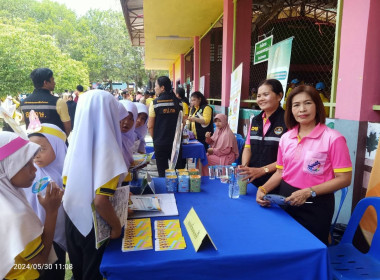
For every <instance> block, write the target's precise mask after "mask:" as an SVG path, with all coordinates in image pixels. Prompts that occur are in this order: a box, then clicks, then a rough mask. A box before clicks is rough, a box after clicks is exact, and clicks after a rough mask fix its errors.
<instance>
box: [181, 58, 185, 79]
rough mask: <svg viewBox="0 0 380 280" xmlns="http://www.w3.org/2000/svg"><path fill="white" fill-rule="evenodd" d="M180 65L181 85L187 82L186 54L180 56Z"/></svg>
mask: <svg viewBox="0 0 380 280" xmlns="http://www.w3.org/2000/svg"><path fill="white" fill-rule="evenodd" d="M180 65H181V77H180V79H181V85H183V83H184V82H185V55H184V54H181V58H180Z"/></svg>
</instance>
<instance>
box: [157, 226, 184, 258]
mask: <svg viewBox="0 0 380 280" xmlns="http://www.w3.org/2000/svg"><path fill="white" fill-rule="evenodd" d="M154 230H155V234H154V237H155V238H156V240H155V241H154V250H155V251H167V250H181V249H185V248H186V242H185V239H184V238H183V235H182V231H181V225H180V223H179V220H178V219H176V220H160V221H155V222H154Z"/></svg>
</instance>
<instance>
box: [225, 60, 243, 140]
mask: <svg viewBox="0 0 380 280" xmlns="http://www.w3.org/2000/svg"><path fill="white" fill-rule="evenodd" d="M242 75H243V63H240V65H239V66H238V67H237V68H236V69H235V71H233V72H232V73H231V91H230V106H229V108H228V124H229V125H230V128H231V130H232V132H233V133H237V129H238V124H239V110H240V96H241V83H242Z"/></svg>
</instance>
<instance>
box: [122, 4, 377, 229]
mask: <svg viewBox="0 0 380 280" xmlns="http://www.w3.org/2000/svg"><path fill="white" fill-rule="evenodd" d="M120 2H121V5H122V9H123V13H124V17H125V22H126V27H127V29H128V32H129V35H130V39H131V42H132V44H133V45H134V46H141V47H144V50H145V68H146V69H156V70H158V69H163V70H169V73H170V78H171V79H172V80H173V83H174V86H175V87H177V86H179V85H181V86H183V87H185V88H186V89H187V90H188V92H190V91H195V90H201V91H202V92H203V93H204V95H205V96H206V98H208V100H209V102H210V103H211V104H214V105H215V110H216V111H217V112H223V113H226V112H227V110H228V107H229V94H230V84H231V73H232V72H233V70H234V69H235V68H236V67H237V66H239V65H240V64H241V63H242V64H243V76H242V89H241V106H240V107H241V110H240V118H241V119H242V120H244V119H245V120H247V119H249V116H250V115H251V114H252V113H253V112H254V111H253V110H252V108H256V109H257V107H256V105H257V104H256V103H255V95H254V94H255V91H256V90H257V85H258V83H259V82H260V81H261V80H263V79H265V78H266V71H267V62H262V63H258V64H254V60H253V57H254V47H255V44H256V43H257V42H258V41H261V40H262V39H265V38H267V37H269V36H273V44H275V43H277V42H280V41H282V40H284V39H286V38H289V37H292V36H294V40H293V47H292V55H291V62H290V68H289V78H288V81H289V82H290V81H291V80H292V79H295V78H297V79H298V80H299V81H301V83H305V84H310V85H314V86H315V85H316V84H317V83H319V82H323V83H324V85H325V88H324V93H325V95H326V97H327V98H328V99H329V100H330V101H329V102H325V106H327V107H329V108H330V110H329V119H328V122H329V124H331V125H333V126H334V128H335V129H337V130H338V131H340V132H341V133H342V134H343V135H344V136H345V137H346V140H347V144H348V147H349V149H350V153H351V160H352V163H353V179H352V184H351V186H350V188H349V193H348V195H347V198H346V200H345V203H344V206H343V211H342V212H341V214H340V216H339V220H338V222H343V223H347V222H348V220H349V217H350V215H351V210H352V209H353V207H355V205H356V204H357V202H358V201H359V200H360V199H361V198H363V197H364V196H365V193H366V188H367V184H368V179H369V175H370V172H371V168H372V163H373V159H374V153H375V152H376V147H377V143H378V139H379V135H380V97H379V93H378V92H377V81H378V77H379V76H380V52H379V51H378V43H379V42H380V33H379V32H378V31H377V28H378V27H377V26H378V24H380V17H378V16H377V15H378V14H379V13H380V1H378V0H362V1H354V0H309V1H301V0H207V1H202V0H160V1H157V0H120ZM284 91H286V89H284ZM239 133H240V134H243V135H244V136H245V133H246V132H245V131H244V130H243V129H242V126H241V127H240V128H239Z"/></svg>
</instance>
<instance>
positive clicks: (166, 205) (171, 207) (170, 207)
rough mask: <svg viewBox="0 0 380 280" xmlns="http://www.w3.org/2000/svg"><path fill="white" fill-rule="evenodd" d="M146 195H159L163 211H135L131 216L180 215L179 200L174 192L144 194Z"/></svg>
mask: <svg viewBox="0 0 380 280" xmlns="http://www.w3.org/2000/svg"><path fill="white" fill-rule="evenodd" d="M142 196H145V197H157V198H158V201H159V204H160V207H161V211H134V212H133V213H132V214H130V217H131V218H143V217H159V216H178V208H177V202H176V200H175V196H174V194H173V193H163V194H144V195H142Z"/></svg>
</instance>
